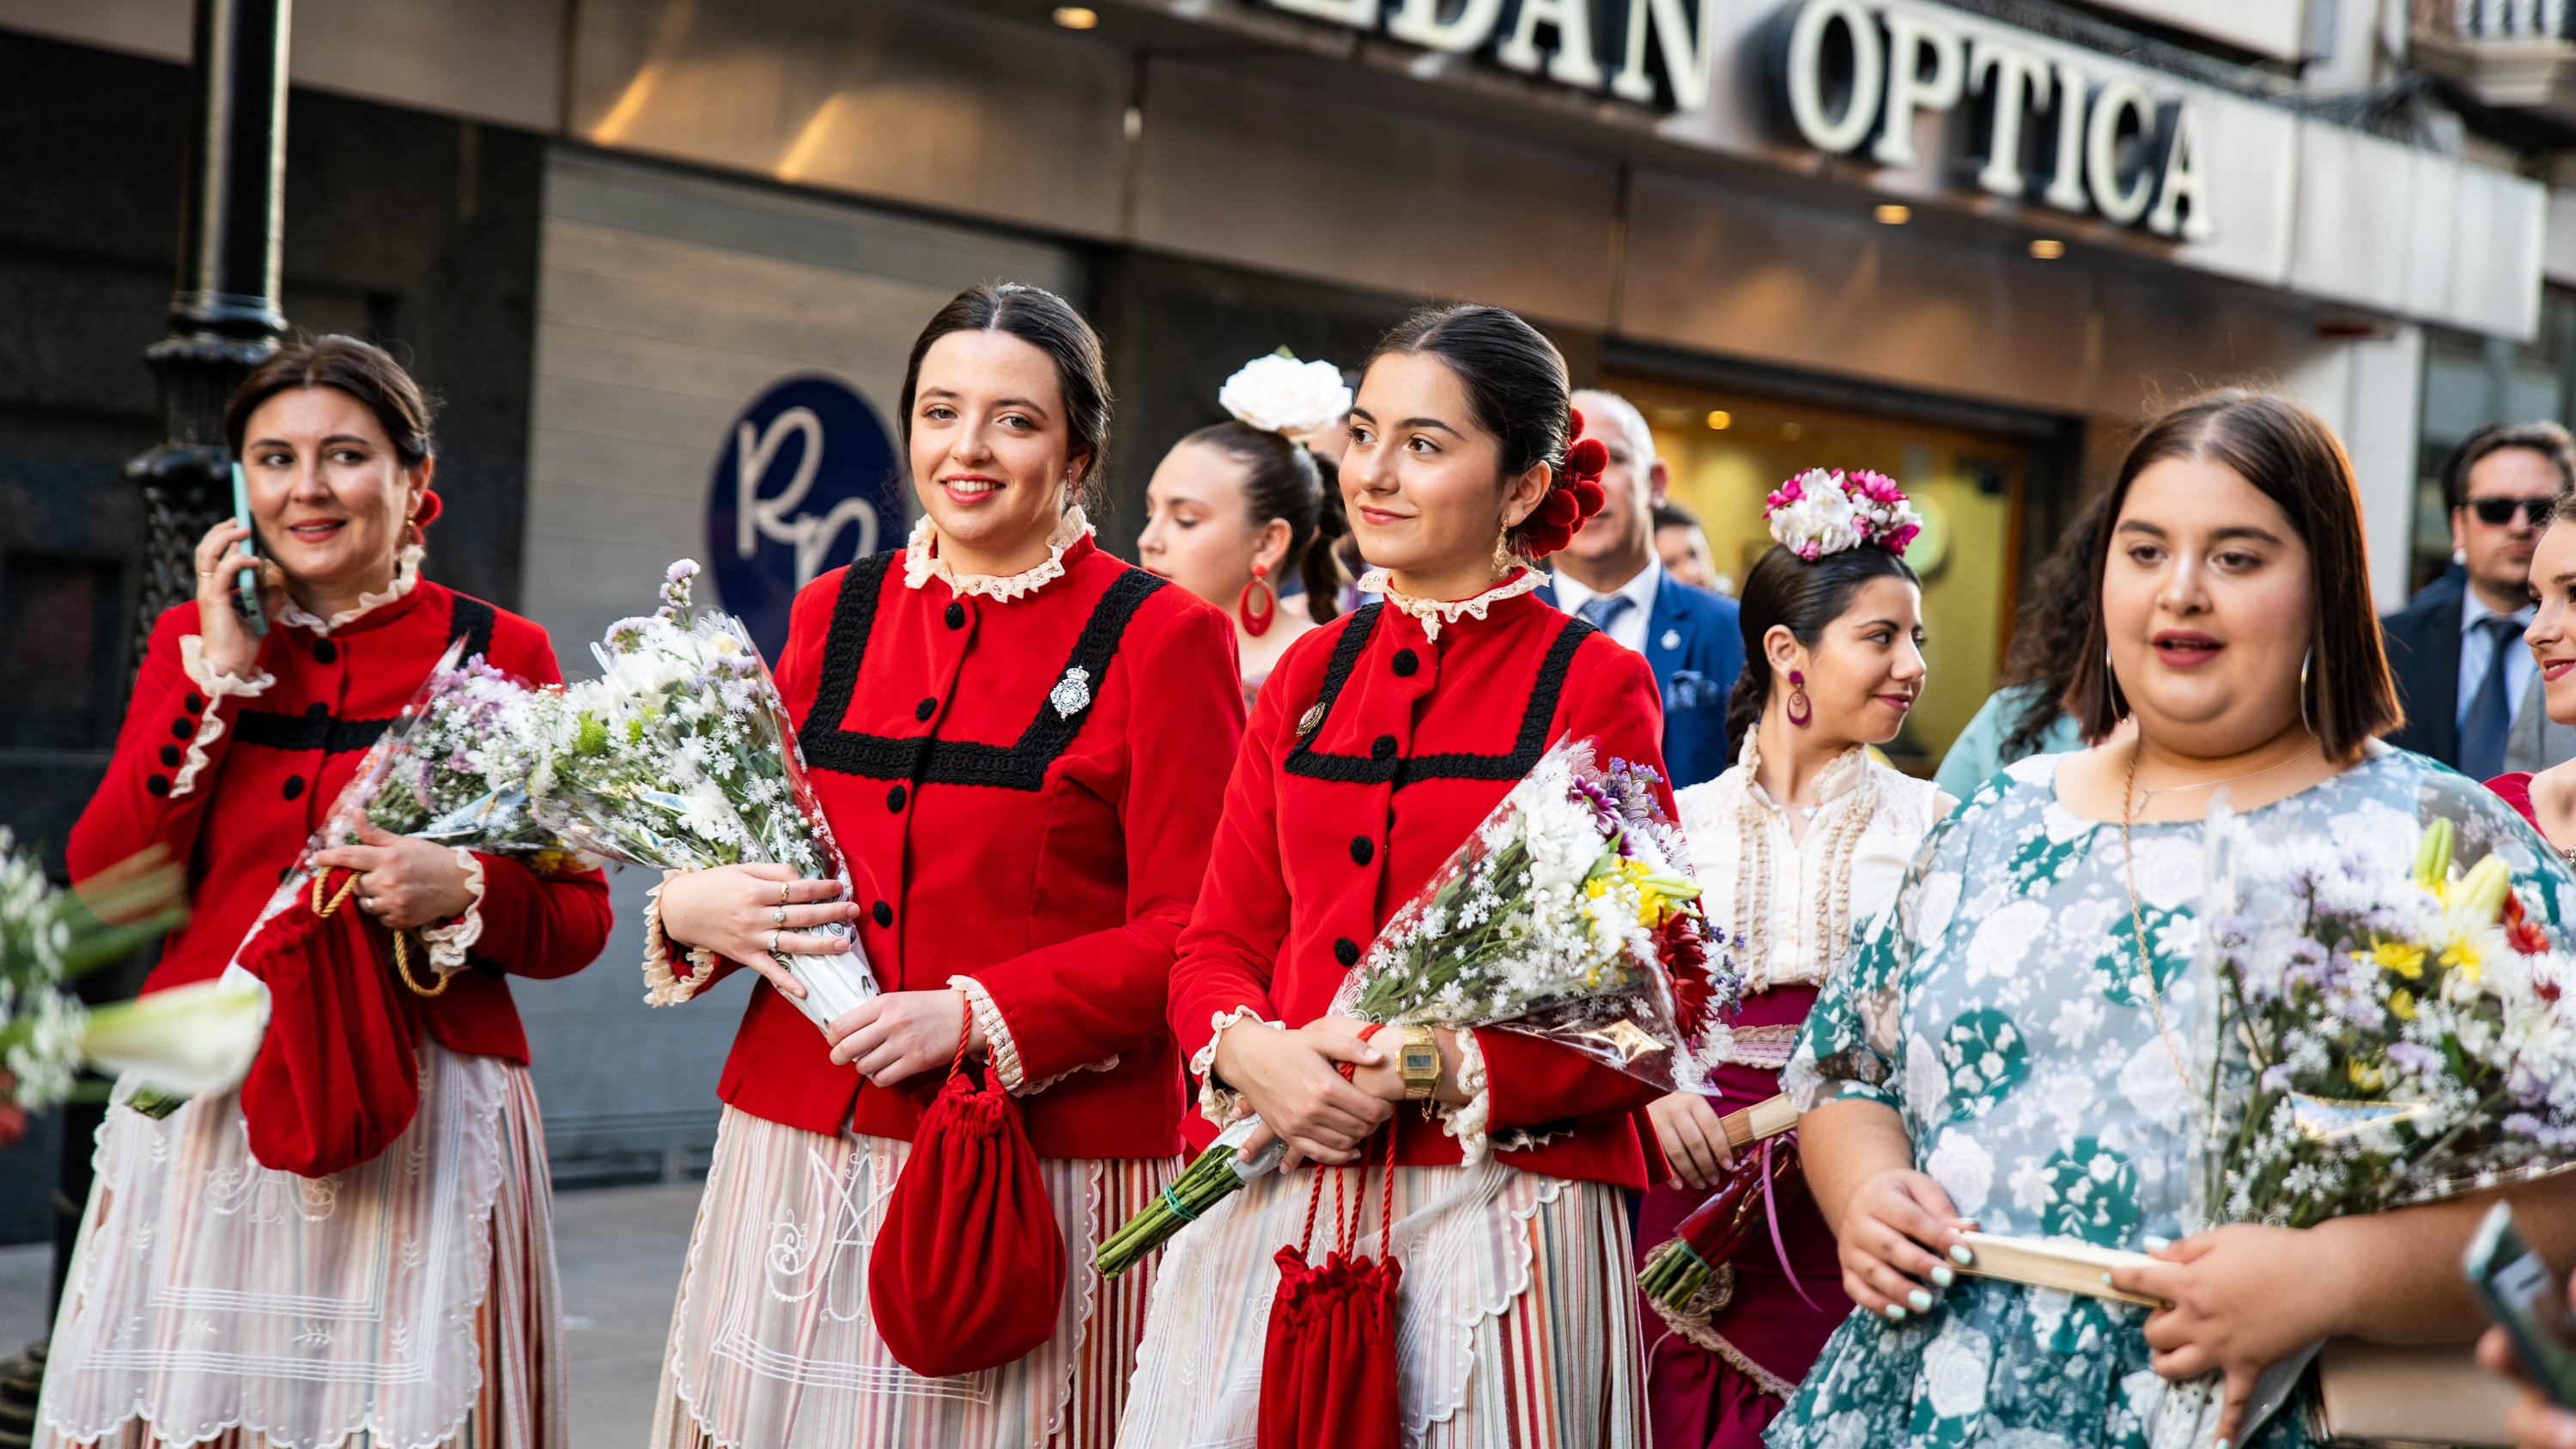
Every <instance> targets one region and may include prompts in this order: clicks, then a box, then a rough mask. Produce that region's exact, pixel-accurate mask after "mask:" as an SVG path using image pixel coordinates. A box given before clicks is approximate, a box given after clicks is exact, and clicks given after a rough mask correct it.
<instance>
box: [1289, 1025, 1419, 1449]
mask: <svg viewBox="0 0 2576 1449" xmlns="http://www.w3.org/2000/svg"><path fill="white" fill-rule="evenodd" d="M1362 1039H1363V1040H1365V1039H1366V1038H1362ZM1342 1073H1343V1075H1344V1076H1346V1077H1347V1076H1348V1075H1350V1071H1349V1067H1348V1065H1347V1064H1344V1066H1343V1068H1342ZM1327 1171H1331V1169H1327V1168H1322V1167H1318V1168H1316V1169H1315V1186H1314V1189H1313V1191H1312V1193H1311V1194H1310V1195H1309V1196H1308V1197H1307V1199H1306V1231H1305V1232H1304V1234H1303V1235H1301V1236H1300V1237H1299V1239H1298V1241H1297V1242H1296V1243H1294V1244H1292V1245H1290V1246H1287V1247H1283V1248H1281V1249H1280V1250H1279V1251H1278V1252H1277V1253H1276V1254H1274V1255H1273V1257H1272V1261H1274V1262H1276V1263H1277V1264H1278V1265H1279V1291H1278V1293H1277V1294H1276V1295H1275V1296H1274V1297H1272V1299H1271V1300H1270V1333H1269V1338H1268V1340H1267V1341H1266V1342H1265V1343H1264V1344H1263V1345H1262V1350H1261V1406H1260V1410H1259V1418H1258V1425H1259V1434H1260V1438H1259V1441H1258V1443H1259V1449H1326V1446H1329V1449H1404V1430H1403V1427H1402V1423H1401V1420H1402V1413H1401V1409H1400V1407H1399V1405H1398V1401H1397V1398H1396V1342H1395V1294H1396V1289H1397V1288H1398V1287H1399V1286H1401V1285H1402V1283H1403V1282H1404V1265H1403V1264H1402V1263H1399V1262H1397V1261H1396V1260H1395V1256H1394V1252H1393V1248H1392V1242H1393V1237H1392V1230H1393V1228H1394V1226H1395V1126H1394V1124H1393V1123H1389V1124H1388V1125H1387V1127H1386V1167H1385V1173H1386V1193H1385V1197H1384V1200H1383V1201H1384V1205H1383V1206H1382V1207H1381V1208H1380V1209H1379V1215H1378V1246H1379V1251H1380V1252H1381V1253H1384V1254H1385V1255H1386V1256H1384V1257H1380V1258H1373V1259H1372V1258H1362V1257H1360V1256H1358V1254H1357V1249H1358V1247H1359V1234H1360V1214H1361V1213H1362V1212H1363V1211H1364V1210H1365V1209H1364V1208H1363V1207H1362V1204H1363V1203H1364V1202H1365V1201H1366V1200H1367V1197H1368V1159H1367V1158H1366V1157H1365V1156H1363V1157H1362V1158H1361V1159H1360V1170H1359V1185H1358V1187H1357V1188H1355V1189H1354V1190H1353V1191H1352V1192H1351V1194H1350V1197H1349V1204H1348V1205H1349V1208H1350V1221H1349V1223H1348V1224H1347V1225H1345V1224H1344V1223H1343V1221H1342V1207H1343V1194H1342V1192H1341V1188H1340V1175H1339V1173H1337V1172H1336V1173H1335V1174H1334V1180H1335V1185H1334V1190H1333V1201H1334V1205H1333V1229H1334V1230H1333V1250H1332V1251H1331V1252H1329V1253H1326V1254H1325V1255H1324V1261H1323V1263H1322V1265H1321V1266H1317V1265H1314V1264H1310V1263H1308V1262H1307V1261H1306V1247H1307V1244H1308V1243H1311V1242H1312V1241H1314V1237H1315V1209H1316V1208H1317V1206H1318V1205H1320V1204H1321V1203H1322V1201H1323V1196H1324V1174H1325V1173H1326V1172H1327Z"/></svg>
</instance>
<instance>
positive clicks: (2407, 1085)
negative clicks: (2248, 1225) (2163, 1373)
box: [2154, 800, 2576, 1446]
mask: <svg viewBox="0 0 2576 1449" xmlns="http://www.w3.org/2000/svg"><path fill="white" fill-rule="evenodd" d="M2210 817H2211V824H2210V843H2209V865H2208V885H2207V899H2208V901H2209V903H2210V909H2211V915H2210V917H2209V920H2208V924H2207V926H2206V928H2205V930H2204V933H2203V935H2202V938H2201V945H2200V951H2201V959H2202V963H2203V965H2204V966H2205V967H2206V968H2207V970H2208V976H2207V989H2205V990H2204V991H2203V992H2202V993H2201V996H2200V1000H2199V1002H2198V1003H2197V1008H2196V1012H2195V1019H2194V1022H2193V1028H2192V1044H2193V1047H2194V1051H2193V1062H2192V1065H2193V1068H2194V1075H2195V1077H2197V1078H2198V1081H2197V1082H2196V1083H2195V1085H2196V1086H2198V1087H2199V1088H2200V1089H2201V1090H2200V1091H2199V1092H2197V1093H2196V1094H2195V1096H2196V1100H2195V1102H2194V1104H2193V1113H2194V1122H2193V1128H2194V1133H2195V1138H2194V1140H2195V1142H2196V1144H2197V1145H2198V1149H2199V1152H2198V1158H2199V1161H2198V1169H2197V1172H2196V1174H2195V1177H2194V1180H2193V1183H2192V1203H2191V1210H2192V1216H2193V1218H2194V1219H2196V1220H2197V1226H2199V1227H2209V1226H2214V1225H2216V1224H2220V1223H2231V1222H2254V1223H2270V1224H2274V1225H2278V1226H2287V1227H2309V1226H2313V1225H2315V1224H2317V1223H2320V1222H2324V1221H2326V1220H2327V1219H2329V1218H2337V1217H2344V1216H2347V1215H2350V1214H2354V1213H2373V1212H2384V1211H2387V1210H2389V1209H2391V1208H2397V1207H2403V1206H2406V1205H2408V1204H2412V1203H2422V1202H2431V1201H2435V1200H2438V1199H2441V1198H2446V1197H2450V1196H2452V1195H2454V1194H2457V1193H2462V1192H2468V1191H2474V1190H2480V1189H2486V1188H2493V1187H2496V1186H2499V1185H2502V1184H2506V1183H2512V1182H2524V1181H2529V1180H2531V1179H2534V1178H2537V1177H2541V1176H2544V1175H2547V1174H2550V1173H2554V1172H2560V1171H2564V1170H2566V1169H2567V1168H2569V1167H2571V1166H2576V1001H2570V1000H2569V999H2568V997H2567V993H2568V990H2569V989H2570V988H2571V987H2576V959H2571V957H2570V956H2569V954H2568V953H2567V952H2566V950H2565V949H2564V948H2563V946H2562V945H2561V944H2560V943H2557V942H2553V941H2552V940H2551V939H2550V937H2549V934H2548V932H2547V931H2545V930H2543V929H2542V928H2541V926H2540V925H2539V923H2538V922H2537V921H2536V920H2534V919H2533V918H2532V917H2531V916H2530V915H2529V914H2528V913H2527V912H2526V910H2525V907H2524V904H2523V902H2522V900H2521V899H2520V898H2518V897H2517V896H2516V895H2515V894H2514V891H2513V889H2512V879H2511V871H2510V870H2509V869H2508V868H2507V866H2506V863H2505V861H2504V860H2503V859H2502V858H2500V857H2498V856H2494V855H2489V856H2487V857H2485V858H2484V859H2482V860H2480V861H2479V862H2478V863H2477V864H2476V865H2475V866H2474V867H2472V868H2470V869H2469V870H2468V871H2466V872H2461V871H2459V870H2457V869H2456V868H2455V867H2454V864H2453V862H2452V847H2453V842H2454V839H2455V829H2454V826H2453V824H2452V822H2451V821H2450V820H2449V819H2446V818H2441V817H2436V818H2434V819H2433V820H2432V821H2430V822H2429V823H2428V824H2426V825H2425V826H2424V828H2423V831H2422V834H2421V836H2420V837H2419V840H2418V845H2417V850H2416V853H2415V857H2414V864H2413V867H2412V869H2411V870H2409V869H2406V868H2404V867H2401V866H2398V865H2396V864H2395V863H2394V862H2392V861H2389V860H2387V859H2385V858H2380V857H2374V856H2373V855H2372V854H2371V853H2370V852H2369V851H2367V850H2366V849H2363V848H2359V847H2360V845H2361V844H2364V843H2354V844H2350V845H2342V844H2337V843H2334V842H2327V841H2311V842H2291V843H2283V844H2279V845H2275V846H2272V847H2269V848H2267V850H2266V852H2265V853H2264V854H2262V855H2261V856H2259V857H2258V856H2256V855H2255V854H2254V853H2252V852H2251V851H2247V850H2244V849H2243V848H2242V841H2241V840H2240V839H2239V837H2238V836H2237V834H2236V833H2235V832H2234V831H2233V830H2231V828H2230V817H2229V814H2228V811H2227V807H2226V805H2225V803H2224V801H2223V800H2222V801H2221V802H2220V803H2217V804H2215V805H2213V806H2212V808H2211V812H2210ZM2321 1346H2322V1344H2319V1345H2314V1346H2311V1347H2310V1348H2309V1349H2308V1350H2307V1351H2305V1352H2302V1353H2299V1354H2296V1355H2293V1356H2292V1357H2291V1358H2290V1359H2288V1360H2286V1361H2284V1362H2283V1363H2281V1364H2277V1365H2275V1366H2274V1367H2273V1368H2272V1369H2271V1370H2269V1371H2267V1372H2266V1373H2265V1374H2264V1376H2263V1379H2262V1381H2261V1382H2260V1383H2258V1384H2257V1386H2256V1388H2255V1390H2254V1394H2253V1397H2252V1411H2251V1412H2249V1414H2248V1415H2247V1418H2246V1421H2245V1423H2244V1425H2243V1429H2242V1432H2241V1433H2240V1434H2239V1435H2238V1438H2239V1440H2240V1442H2241V1441H2242V1440H2243V1439H2246V1438H2250V1437H2251V1436H2252V1433H2253V1431H2254V1430H2255V1429H2257V1428H2259V1427H2260V1426H2261V1423H2262V1420H2263V1418H2264V1416H2266V1415H2268V1414H2269V1413H2270V1412H2271V1411H2273V1410H2275V1409H2277V1408H2279V1407H2280V1405H2281V1404H2283V1403H2284V1402H2286V1400H2287V1399H2288V1397H2289V1393H2290V1391H2291V1390H2292V1389H2293V1388H2294V1387H2295V1386H2296V1383H2297V1381H2298V1378H2299V1375H2300V1374H2301V1373H2302V1372H2303V1371H2304V1370H2305V1368H2306V1366H2307V1363H2308V1361H2309V1359H2310V1358H2311V1357H2312V1356H2313V1355H2314V1353H2315V1351H2316V1348H2317V1347H2321ZM2223 1397H2224V1396H2223V1394H2222V1393H2221V1392H2220V1389H2219V1385H2218V1383H2217V1381H2216V1380H2215V1379H2208V1380H2199V1381H2194V1382H2192V1383H2186V1384H2177V1385H2172V1386H2170V1387H2169V1388H2168V1389H2167V1391H2166V1392H2165V1394H2164V1395H2163V1403H2162V1404H2161V1405H2160V1407H2159V1411H2158V1413H2157V1415H2156V1417H2155V1420H2154V1440H2155V1442H2156V1443H2157V1444H2158V1445H2162V1446H2179V1445H2184V1444H2201V1445H2206V1444H2208V1443H2209V1442H2210V1441H2211V1439H2212V1438H2213V1437H2214V1435H2215V1433H2216V1421H2217V1416H2218V1410H2219V1406H2220V1403H2221V1401H2222V1399H2223Z"/></svg>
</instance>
